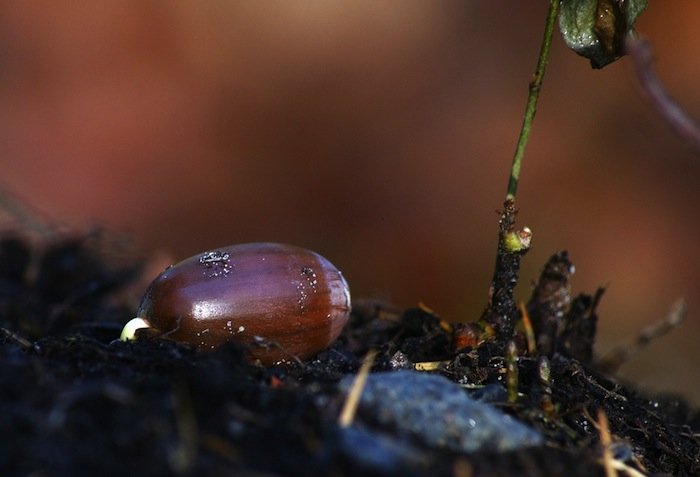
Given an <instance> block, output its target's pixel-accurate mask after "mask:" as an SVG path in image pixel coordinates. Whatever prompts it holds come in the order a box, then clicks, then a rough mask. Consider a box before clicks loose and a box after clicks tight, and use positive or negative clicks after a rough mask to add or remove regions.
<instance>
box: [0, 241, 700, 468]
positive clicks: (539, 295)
mask: <svg viewBox="0 0 700 477" xmlns="http://www.w3.org/2000/svg"><path fill="white" fill-rule="evenodd" d="M105 252H106V251H105V250H103V247H102V246H100V244H99V241H97V242H96V241H94V240H92V239H87V238H80V239H69V240H62V241H59V242H57V243H53V244H51V245H49V246H44V247H37V246H33V245H31V244H30V242H29V241H27V240H25V239H24V238H22V237H5V238H4V239H2V240H1V241H0V327H1V328H2V329H1V330H0V382H1V387H0V406H2V407H1V410H2V412H1V413H0V433H1V435H2V444H1V445H0V474H1V475H3V476H27V475H32V476H79V475H130V476H141V475H192V476H194V475H196V476H205V475H387V476H388V475H397V476H398V475H401V476H405V475H431V476H437V475H458V476H472V475H473V476H497V475H513V476H539V475H566V476H568V477H574V476H596V475H601V476H602V475H605V471H604V468H603V467H602V465H601V464H600V461H601V456H602V449H601V445H600V438H601V437H600V436H601V433H600V432H599V429H598V426H597V416H598V413H599V411H604V413H605V415H607V418H608V420H609V422H610V431H611V433H612V436H613V447H614V452H615V458H616V459H617V461H618V462H624V463H625V464H626V465H628V466H630V467H633V468H635V469H637V470H639V471H641V472H643V474H644V475H655V474H657V475H658V474H661V475H663V474H667V475H675V476H688V475H700V438H699V437H698V436H699V435H700V434H699V433H700V414H698V412H697V410H695V409H691V408H690V407H689V406H688V405H687V404H686V403H684V402H683V401H682V400H680V399H676V398H668V397H649V396H643V395H641V394H640V393H638V392H637V391H635V390H634V389H632V388H631V387H629V386H625V385H623V384H621V383H620V382H618V381H617V380H615V379H614V377H611V376H608V375H605V374H603V373H601V372H599V371H597V370H596V368H595V364H594V362H593V360H592V344H593V337H594V334H595V320H596V316H595V305H596V304H597V301H598V300H599V299H600V297H601V294H602V291H601V292H599V293H596V294H594V295H593V296H585V295H584V296H578V297H572V296H570V295H569V290H568V274H569V273H570V272H569V270H570V269H569V268H567V267H568V265H567V264H569V262H568V257H566V255H565V254H557V255H555V256H554V257H553V258H552V259H551V260H550V262H549V263H548V264H547V265H546V267H545V272H544V273H543V276H542V278H541V279H540V281H539V283H538V285H537V288H536V289H535V293H533V299H532V300H531V301H530V303H529V304H528V312H529V315H530V319H531V321H532V323H533V327H534V328H535V329H536V331H538V334H537V335H536V339H537V341H538V349H540V350H541V352H542V353H544V354H542V355H537V354H536V353H528V352H527V347H526V340H525V338H524V336H523V333H522V331H519V332H518V334H517V335H516V337H515V339H514V340H512V343H513V344H508V342H504V341H503V340H499V339H497V338H493V337H492V338H487V337H488V329H485V328H484V327H483V326H476V325H469V326H464V325H454V326H453V325H450V324H448V323H444V322H442V321H441V320H440V319H439V318H438V317H436V316H434V315H433V314H431V313H430V312H429V311H428V310H424V309H410V310H406V311H404V312H396V311H394V310H392V309H391V308H388V307H384V306H381V305H379V304H373V303H367V302H364V303H363V302H357V303H356V306H355V308H354V311H353V314H352V316H351V320H350V323H349V324H348V326H347V327H346V329H345V331H344V332H343V334H342V336H341V337H340V338H339V339H338V340H337V341H336V342H335V343H334V344H333V345H332V346H331V347H330V348H329V349H327V350H325V351H323V352H321V353H320V354H319V355H318V356H317V357H316V358H314V359H312V360H310V361H308V362H306V363H304V364H303V365H300V364H298V363H291V364H289V365H287V366H277V367H271V368H264V367H261V366H257V365H254V364H250V363H248V362H247V361H246V359H245V350H243V349H241V348H240V347H238V346H237V345H235V344H230V345H226V346H223V347H221V348H219V349H218V350H216V351H213V352H210V353H203V352H197V351H194V350H192V349H189V348H188V347H186V346H184V345H181V344H178V343H174V342H170V341H167V340H147V339H146V340H139V341H136V342H120V341H118V340H117V338H118V337H119V334H120V331H121V328H122V326H123V324H124V323H125V322H126V321H128V320H129V319H130V318H132V317H133V309H132V308H131V307H133V306H134V305H135V304H134V303H129V305H128V306H125V305H123V303H124V302H125V301H124V299H123V290H125V289H126V288H128V287H129V286H132V285H133V283H135V281H136V279H137V277H138V275H139V267H138V266H135V265H133V264H128V263H127V264H126V265H124V264H115V263H114V261H113V260H111V259H110V260H107V259H106V258H105V256H106V255H107V254H106V253H105ZM107 252H109V251H107ZM486 328H487V327H486ZM372 348H374V349H377V350H378V355H377V359H376V361H375V364H374V366H373V368H372V370H373V371H379V370H384V371H391V370H396V369H399V368H407V367H410V368H412V367H413V366H414V365H415V363H425V362H430V363H434V362H437V364H433V365H432V366H433V367H434V368H435V370H434V371H431V372H433V373H439V374H441V375H443V376H445V377H447V378H449V379H450V380H452V381H454V382H456V383H460V384H461V385H462V386H463V387H464V388H465V392H468V393H470V395H475V396H476V395H480V396H481V398H482V399H485V400H487V401H489V402H490V403H491V404H493V405H494V406H495V407H496V408H498V409H500V410H501V411H502V412H503V413H506V414H509V415H511V416H513V417H515V418H516V419H517V420H519V421H521V422H523V423H526V424H528V425H529V426H531V427H533V428H535V429H537V430H539V432H540V433H541V434H542V435H543V436H544V440H545V444H544V445H542V446H538V447H530V448H526V449H521V450H515V451H508V452H500V453H498V452H495V451H493V450H489V451H478V452H473V453H458V452H454V451H450V450H446V449H443V448H439V447H436V448H431V447H425V446H424V447H423V448H421V454H422V455H423V456H424V459H423V460H421V461H420V463H418V464H416V463H415V462H414V461H410V462H409V461H405V462H404V461H401V460H400V459H393V460H392V459H388V460H387V461H386V462H384V463H383V464H382V465H376V463H373V461H371V460H370V459H366V458H363V456H362V455H358V452H359V453H361V452H362V451H361V450H360V451H358V450H357V449H361V447H358V448H357V449H355V448H353V447H352V446H348V444H347V439H346V437H347V436H346V435H345V434H344V433H343V429H342V428H341V427H340V426H339V424H338V416H339V414H340V410H341V408H342V406H343V403H344V402H345V398H346V396H345V394H344V393H343V392H341V391H340V390H339V387H338V386H337V384H338V382H339V380H341V379H342V378H343V377H345V376H347V375H353V374H355V373H357V371H358V369H359V367H360V364H361V361H362V359H363V357H364V356H365V355H366V353H367V352H368V351H369V350H370V349H372ZM506 348H509V349H510V355H509V358H506V356H505V355H506V354H508V353H505V350H506ZM514 353H517V356H515V354H514ZM509 363H510V368H511V371H510V372H506V369H507V368H508V367H509ZM547 365H549V369H550V378H549V379H546V373H545V371H546V370H547ZM424 366H425V365H424ZM516 372H517V381H515V377H516ZM508 383H510V392H511V393H510V397H509V387H508ZM514 386H516V387H515V388H514ZM516 389H517V392H518V394H517V396H516V395H513V391H514V390H516ZM365 413H366V411H365ZM364 418H366V416H363V415H362V411H361V414H360V415H358V416H357V419H364ZM375 430H376V429H375ZM381 431H382V432H383V433H384V434H386V435H388V436H391V435H392V432H393V430H392V429H382V430H381ZM399 441H400V439H398V438H397V442H399ZM413 444H414V445H415V443H413ZM620 475H625V473H624V472H622V471H621V472H620Z"/></svg>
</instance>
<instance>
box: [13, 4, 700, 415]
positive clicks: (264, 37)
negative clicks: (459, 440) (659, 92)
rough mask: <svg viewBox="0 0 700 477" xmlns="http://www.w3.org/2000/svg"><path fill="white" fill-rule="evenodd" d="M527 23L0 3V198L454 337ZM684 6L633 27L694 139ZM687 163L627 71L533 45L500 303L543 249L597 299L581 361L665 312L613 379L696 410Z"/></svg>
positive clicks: (474, 12) (284, 10)
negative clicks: (544, 63) (558, 255)
mask: <svg viewBox="0 0 700 477" xmlns="http://www.w3.org/2000/svg"><path fill="white" fill-rule="evenodd" d="M546 9H547V2H545V1H541V2H515V1H510V2H507V1H489V2H486V1H482V2H475V1H464V0H460V1H457V0H453V1H443V2H420V1H396V0H393V1H391V0H390V1H385V2H375V1H369V0H363V1H353V2H325V1H321V0H299V1H296V2H282V1H278V2H255V1H240V2H224V1H211V0H206V1H205V0H203V1H200V2H158V1H149V2H144V1H142V0H131V1H122V0H119V1H117V0H113V1H103V2H72V3H71V4H70V5H69V6H66V5H65V4H64V5H58V4H55V3H54V2H49V1H43V2H31V3H30V2H4V3H3V5H2V6H0V71H1V72H0V165H1V167H2V179H1V180H2V185H3V187H4V188H6V189H7V190H8V191H9V192H10V193H11V194H13V195H15V196H17V197H18V198H20V199H21V200H23V201H25V202H27V203H28V204H30V205H31V207H33V208H34V209H35V210H38V211H40V212H41V214H42V215H43V216H44V217H49V218H50V219H51V220H52V221H53V222H56V223H64V224H66V223H67V224H70V225H72V226H73V227H75V228H76V229H80V228H81V227H84V226H85V224H100V225H102V226H104V227H106V228H107V229H108V230H114V231H119V233H122V232H125V233H127V234H129V235H131V236H132V237H134V239H135V241H136V243H137V244H138V247H139V249H140V250H142V251H143V252H144V253H145V254H146V255H147V254H149V253H154V254H155V253H156V252H157V253H163V252H165V253H168V254H169V256H170V257H172V260H179V259H181V258H184V257H186V256H189V255H192V254H194V253H197V252H199V251H202V250H205V249H209V248H213V247H216V246H219V245H227V244H232V243H239V242H249V241H279V242H289V243H294V244H297V245H302V246H305V247H307V248H311V249H313V250H316V251H318V252H319V253H321V254H323V255H325V256H326V257H327V258H329V259H330V260H331V261H332V262H333V263H335V264H336V265H337V266H338V267H339V268H340V269H341V270H343V272H344V273H345V275H346V276H347V277H348V280H349V282H350V284H351V287H352V291H353V295H354V297H356V298H357V297H370V298H379V299H385V300H389V301H391V302H394V303H395V304H397V305H399V306H402V307H405V306H413V305H415V304H416V303H418V302H419V301H422V302H423V303H425V304H427V305H428V306H430V307H431V308H433V309H434V310H435V311H436V312H437V313H438V314H440V315H441V316H443V317H444V318H446V319H449V320H473V319H476V318H477V317H478V316H479V314H480V312H481V310H482V308H483V306H484V304H485V302H486V292H487V288H488V285H489V281H490V278H491V273H492V269H493V260H494V252H495V246H496V233H497V215H496V214H495V212H494V211H495V209H497V208H499V207H500V205H501V203H502V200H503V196H504V193H505V187H506V182H507V175H508V168H509V166H510V162H511V158H512V153H513V149H514V147H515V141H516V139H517V136H518V131H519V127H520V122H521V119H522V113H523V109H524V105H525V100H526V94H527V84H528V81H529V80H530V77H531V75H532V72H533V71H534V66H535V62H536V56H537V52H538V48H539V42H540V39H541V36H542V28H543V24H544V17H545V13H546ZM699 18H700V3H698V2H697V1H693V0H684V1H681V0H675V1H673V2H650V6H649V9H648V10H647V11H646V12H645V13H644V14H643V15H642V17H641V18H640V20H639V22H638V30H639V31H640V32H642V33H643V34H644V35H646V36H647V37H648V38H649V39H650V40H651V42H652V44H653V47H654V50H655V56H656V63H655V67H656V69H657V72H658V73H659V75H660V77H661V78H662V80H663V81H664V82H665V84H666V86H667V87H668V88H669V90H670V92H671V94H672V95H673V96H674V97H675V98H676V99H677V100H678V102H679V103H680V104H681V105H682V106H683V107H684V108H686V109H687V110H688V111H689V112H690V113H691V115H694V116H695V117H698V118H700V91H699V90H698V78H700V55H699V54H698V53H699V52H700V30H699V29H698V28H697V21H698V19H699ZM699 186H700V155H699V154H698V153H697V152H693V151H691V150H689V149H688V148H687V147H686V146H685V145H684V144H683V143H682V142H681V141H680V140H679V139H678V138H677V137H676V136H675V135H674V134H673V133H672V132H671V131H670V130H669V129H668V127H667V126H666V125H665V124H664V123H663V121H662V120H661V119H660V118H659V117H658V116H657V115H656V114H655V112H654V111H653V110H652V109H651V108H650V106H649V105H648V103H647V102H646V101H645V99H644V96H643V94H642V93H641V90H640V88H639V87H638V85H637V83H636V79H635V76H634V74H633V71H632V67H631V64H630V61H629V60H628V59H623V60H621V61H619V62H617V63H614V64H613V65H611V66H609V67H607V68H605V69H603V70H600V71H594V70H592V69H591V68H590V66H589V65H588V62H587V61H586V60H585V59H583V58H581V57H578V56H576V55H575V54H574V53H572V52H570V51H568V50H567V49H566V48H565V46H564V44H563V41H562V40H561V38H560V37H559V35H558V34H557V36H556V38H555V42H554V46H553V51H552V58H551V61H550V66H549V69H548V74H547V77H546V78H545V84H544V89H543V94H542V96H541V99H540V106H539V110H538V115H537V120H536V122H535V126H534V130H533V135H532V138H531V142H530V144H529V147H528V150H527V153H526V156H525V161H524V165H523V174H522V178H521V185H520V190H519V197H518V205H519V207H520V210H521V212H520V216H519V220H520V225H528V226H530V227H531V228H532V229H533V231H534V239H533V249H532V250H531V251H530V253H529V254H528V255H527V256H526V257H525V258H524V260H523V270H522V274H521V286H520V289H519V294H520V295H521V297H522V298H525V297H527V295H528V290H529V284H530V282H531V281H532V280H534V279H535V278H536V277H537V274H538V273H539V270H540V269H541V267H542V265H543V264H544V262H545V260H546V259H547V258H548V256H549V255H551V254H552V253H553V252H555V251H557V250H559V249H568V250H569V252H570V255H571V257H572V259H573V261H574V263H575V264H576V265H577V273H576V275H575V276H574V282H573V287H574V289H575V290H576V291H587V292H593V291H594V290H595V288H596V287H597V286H598V285H607V286H608V290H607V293H606V295H605V297H604V299H603V301H602V304H601V306H600V308H599V311H600V319H601V321H600V326H599V329H600V338H599V342H598V347H597V351H598V352H599V353H604V352H605V351H606V350H609V349H610V348H611V347H612V346H613V345H615V344H616V343H620V342H621V341H624V340H626V339H628V338H631V337H633V336H635V335H636V334H637V332H638V331H639V330H640V329H641V328H642V327H643V326H645V325H647V324H649V323H651V322H653V321H656V320H658V319H660V318H661V317H663V316H664V315H665V313H666V311H667V309H668V307H669V306H670V304H671V303H672V302H673V301H674V300H675V299H676V298H678V297H680V296H685V297H686V298H687V301H688V305H689V315H688V319H687V321H686V323H685V324H684V325H683V327H682V328H681V330H680V331H675V332H674V333H672V334H671V335H669V336H666V337H664V338H662V339H660V340H659V341H658V342H655V343H654V344H652V345H651V346H650V347H649V348H648V349H647V350H645V351H644V352H643V353H642V354H640V355H639V356H637V357H636V358H635V359H634V360H633V361H631V362H630V363H628V364H626V365H625V366H624V367H623V369H622V373H621V375H622V376H623V377H624V378H626V379H630V380H633V381H634V382H636V383H638V385H639V386H641V387H642V388H644V389H650V390H665V391H674V392H680V393H682V394H684V395H685V396H687V397H690V398H691V399H693V400H694V401H695V402H696V403H700V378H699V377H700V347H699V346H698V345H697V340H698V339H700V246H698V243H699V241H700V223H699V222H698V220H697V218H696V216H697V212H698V205H699V204H700V202H699V200H698V197H697V191H698V189H699Z"/></svg>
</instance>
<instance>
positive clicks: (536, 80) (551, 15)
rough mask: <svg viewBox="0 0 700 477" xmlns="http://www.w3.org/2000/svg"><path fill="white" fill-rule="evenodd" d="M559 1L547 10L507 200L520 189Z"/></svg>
mask: <svg viewBox="0 0 700 477" xmlns="http://www.w3.org/2000/svg"><path fill="white" fill-rule="evenodd" d="M559 2H560V0H550V2H549V10H548V12H547V21H546V24H545V29H544V37H543V38H542V45H541V46H540V56H539V59H538V60H537V68H536V69H535V74H534V75H533V77H532V81H530V88H529V92H528V95H527V106H526V107H525V116H524V117H523V125H522V126H521V128H520V136H519V137H518V144H517V146H516V147H515V154H514V155H513V164H512V165H511V167H510V179H509V181H508V191H507V193H506V200H509V199H510V200H515V194H516V192H517V190H518V181H519V180H520V167H521V164H522V161H523V156H524V155H525V146H526V145H527V141H528V139H529V138H530V131H531V129H532V122H533V121H534V119H535V113H536V112H537V100H538V99H539V97H540V90H541V89H542V80H543V79H544V72H545V69H546V68H547V62H548V61H549V49H550V46H551V45H552V34H553V32H554V25H555V23H556V20H557V14H558V12H559Z"/></svg>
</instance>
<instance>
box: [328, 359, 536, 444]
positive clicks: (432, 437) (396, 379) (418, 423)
mask: <svg viewBox="0 0 700 477" xmlns="http://www.w3.org/2000/svg"><path fill="white" fill-rule="evenodd" d="M353 380H354V376H347V377H346V378H344V379H343V380H342V381H341V383H340V386H341V389H343V390H344V391H346V392H347V391H348V390H349V389H350V387H351V386H352V383H353ZM359 414H360V416H358V417H359V418H365V419H366V420H367V421H368V422H370V423H375V424H377V425H379V426H381V427H382V428H389V429H394V430H395V432H396V433H397V434H398V437H401V438H409V439H411V440H413V441H415V440H418V441H420V442H422V443H423V444H424V445H427V446H430V447H433V448H446V449H451V450H455V451H461V452H474V451H478V450H496V451H507V450H513V449H519V448H522V447H529V446H536V445H539V444H541V443H542V436H541V435H540V433H539V432H537V431H536V430H534V429H532V428H530V427H528V426H527V425H525V424H523V423H521V422H519V421H517V420H515V419H513V418H512V417H510V416H508V415H506V414H504V413H503V412H501V411H499V410H498V409H496V408H495V407H493V406H491V405H490V404H487V403H484V402H479V401H476V400H474V399H472V398H470V397H469V396H468V394H467V393H466V392H465V391H464V390H463V389H462V388H460V387H459V386H458V385H457V384H455V383H453V382H452V381H450V380H449V379H447V378H445V377H442V376H439V375H433V374H426V373H420V372H415V371H403V370H401V371H394V372H381V373H374V374H370V375H369V376H368V379H367V383H366V385H365V388H364V390H363V392H362V397H361V399H360V409H359Z"/></svg>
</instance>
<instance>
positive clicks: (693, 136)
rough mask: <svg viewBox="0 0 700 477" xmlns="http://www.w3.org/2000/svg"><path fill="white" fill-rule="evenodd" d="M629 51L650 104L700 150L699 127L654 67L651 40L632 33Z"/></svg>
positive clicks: (627, 44)
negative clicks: (662, 81)
mask: <svg viewBox="0 0 700 477" xmlns="http://www.w3.org/2000/svg"><path fill="white" fill-rule="evenodd" d="M625 47H626V49H627V53H628V54H629V55H630V57H631V58H632V61H633V62H634V71H635V73H636V74H637V78H638V79H639V83H640V84H641V86H642V88H643V89H644V92H645V93H646V95H647V97H648V98H649V101H650V102H651V105H652V106H653V107H654V109H656V111H657V112H658V113H659V114H660V115H661V117H662V118H663V120H664V121H665V122H666V123H668V125H669V126H671V129H673V130H674V131H675V133H676V134H678V135H679V136H680V137H681V138H683V140H685V141H686V142H687V143H688V144H689V145H690V146H691V147H692V148H693V149H695V151H697V152H700V127H698V125H697V123H696V122H695V121H694V120H693V118H691V117H690V116H688V114H687V113H686V112H685V111H683V109H681V107H680V106H678V104H677V103H676V101H675V100H674V99H673V98H671V95H669V94H668V92H667V91H666V88H664V85H663V84H662V83H661V80H660V79H659V77H658V76H657V75H656V73H655V72H654V70H653V68H652V59H653V53H652V50H651V46H650V44H649V42H648V41H647V40H646V39H644V38H641V37H637V36H633V35H630V36H628V37H627V41H626V43H625Z"/></svg>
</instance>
